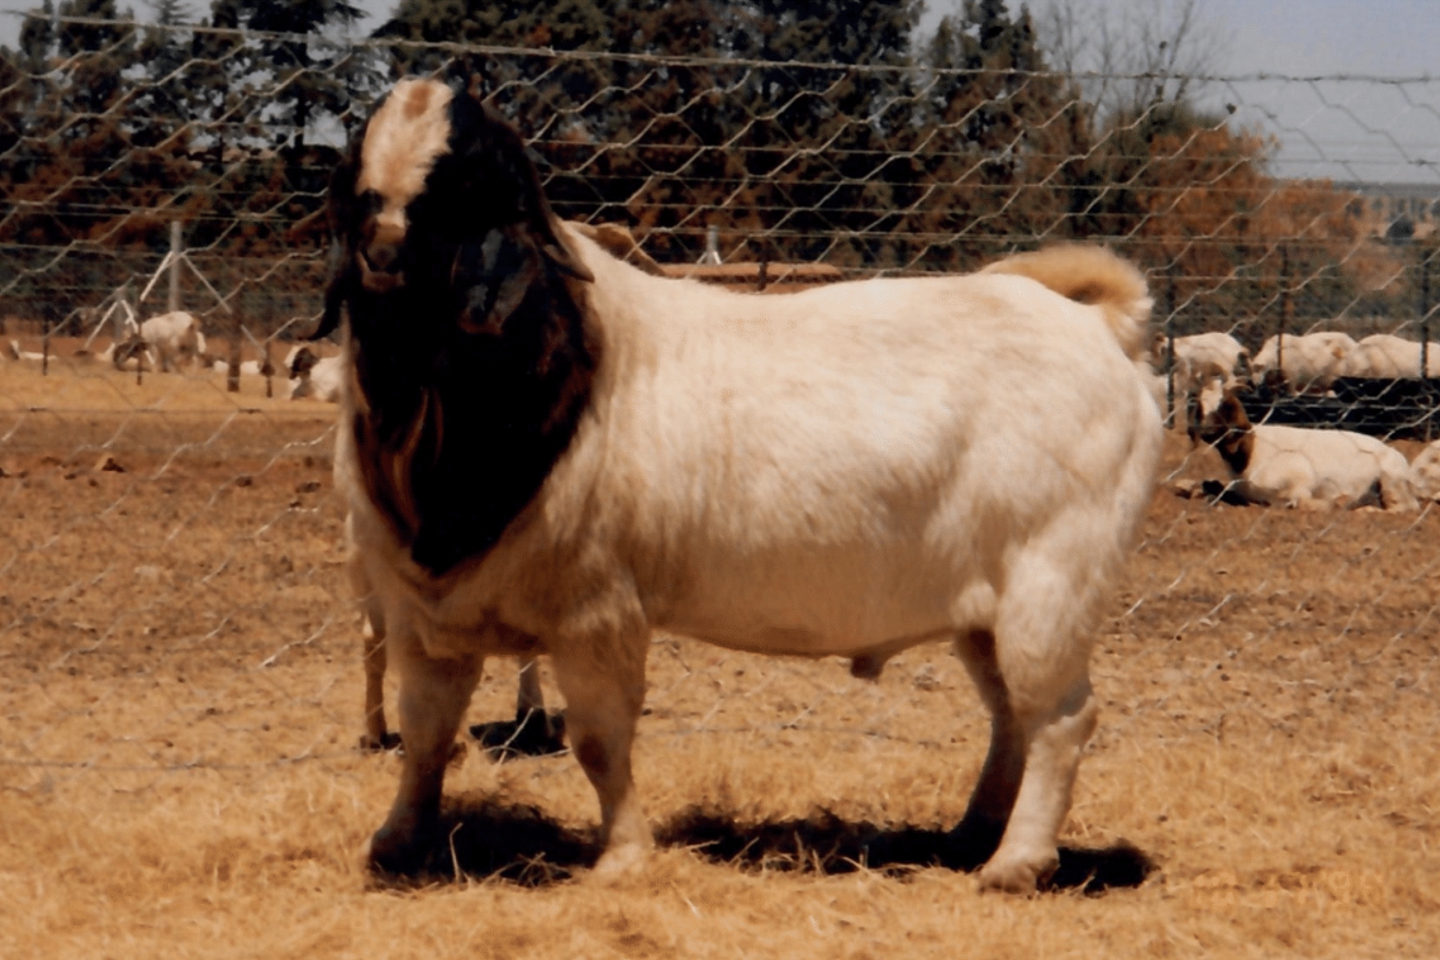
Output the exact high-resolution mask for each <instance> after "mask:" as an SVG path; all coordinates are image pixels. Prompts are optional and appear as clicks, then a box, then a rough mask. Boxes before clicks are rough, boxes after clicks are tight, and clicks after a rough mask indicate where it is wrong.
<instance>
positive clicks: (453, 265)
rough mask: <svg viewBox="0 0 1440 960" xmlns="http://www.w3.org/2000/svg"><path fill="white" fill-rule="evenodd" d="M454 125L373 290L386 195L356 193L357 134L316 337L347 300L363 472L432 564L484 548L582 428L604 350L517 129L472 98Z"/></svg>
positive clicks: (454, 111) (414, 548) (337, 201)
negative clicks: (383, 283)
mask: <svg viewBox="0 0 1440 960" xmlns="http://www.w3.org/2000/svg"><path fill="white" fill-rule="evenodd" d="M449 119H450V124H451V130H450V137H449V145H448V146H449V150H448V152H445V153H443V154H441V155H439V156H438V157H436V158H435V160H434V165H433V167H432V169H431V170H430V172H429V175H428V176H427V177H426V180H425V189H424V191H423V192H422V193H421V194H420V195H419V196H417V197H415V198H414V199H413V200H412V201H411V202H410V203H409V205H408V206H407V207H406V209H405V212H406V219H407V221H408V225H407V228H406V231H405V237H404V241H403V244H402V246H401V248H400V250H399V251H398V261H397V262H396V263H395V264H394V265H393V268H394V269H395V271H396V273H397V275H398V276H399V277H403V282H399V283H397V284H395V285H394V286H393V288H390V287H384V288H382V292H375V289H374V288H373V285H372V289H369V290H367V289H366V288H365V286H364V284H363V282H362V277H361V275H360V274H361V272H362V269H363V267H362V266H361V265H357V252H360V253H363V251H360V246H359V245H360V244H361V243H363V237H364V235H365V224H366V218H367V217H368V216H371V215H373V212H374V210H375V208H376V206H377V204H376V202H375V199H374V198H373V197H369V196H366V195H359V196H357V195H356V193H355V183H356V179H357V167H358V164H359V157H360V149H359V144H358V143H357V144H356V147H355V149H354V150H352V153H351V159H350V161H349V162H348V163H346V164H344V165H342V166H341V168H340V169H339V170H337V171H336V175H335V178H334V181H333V182H332V185H331V192H330V205H331V207H330V212H331V224H332V229H333V230H334V233H335V241H336V246H337V248H338V250H339V255H338V257H337V258H336V260H335V262H334V266H333V269H334V272H333V275H332V280H331V285H330V288H329V291H328V292H327V294H326V313H325V317H324V319H323V320H322V322H321V328H320V330H318V331H317V333H316V334H315V335H316V336H322V335H324V334H325V333H327V332H328V331H329V330H330V329H333V328H334V326H335V325H336V324H337V323H338V322H339V312H340V306H341V305H342V304H344V305H347V306H348V308H349V319H350V330H351V336H352V340H353V343H354V350H355V375H356V382H357V385H358V387H359V390H360V391H361V393H362V394H363V399H364V402H363V403H357V404H356V414H355V420H354V423H353V424H350V425H349V428H350V429H352V430H353V431H354V438H355V448H356V454H357V457H358V460H359V466H360V473H361V475H362V478H363V481H364V483H365V486H366V490H367V492H368V494H369V495H370V498H371V500H372V501H373V502H374V503H375V504H376V506H377V507H378V508H379V509H380V511H381V512H382V514H383V515H384V516H385V517H386V518H387V519H388V520H389V522H390V524H391V527H392V529H393V530H394V532H395V534H396V535H397V536H398V537H399V538H400V540H401V541H402V542H403V543H405V544H406V545H407V546H408V547H409V549H410V554H411V556H412V558H413V559H414V560H415V562H416V563H417V564H419V565H420V566H422V567H424V568H425V569H427V570H428V571H430V572H431V573H432V574H434V575H440V574H443V573H445V572H446V571H448V570H450V569H451V568H453V567H454V566H455V565H456V564H458V563H460V562H462V561H464V560H467V559H471V558H475V557H479V556H482V555H483V554H484V553H485V552H486V551H487V550H489V549H490V548H491V547H492V546H493V545H494V544H495V542H496V541H497V540H499V538H500V536H501V534H502V533H503V532H504V531H505V528H506V527H507V526H509V524H510V523H511V522H512V521H513V520H514V519H515V518H516V516H517V515H518V514H519V513H520V512H521V511H522V510H523V509H524V508H525V506H526V505H527V504H528V503H529V502H530V501H531V500H532V499H533V498H534V496H535V494H536V492H537V491H538V490H539V488H540V486H541V484H543V483H544V481H545V479H546V477H548V476H549V474H550V471H551V470H552V469H553V467H554V466H555V463H556V462H557V461H558V460H559V459H560V457H561V456H562V455H563V454H564V452H565V450H566V448H567V447H568V446H569V444H570V441H571V438H572V437H573V436H574V434H575V432H576V430H577V429H578V428H579V424H580V418H581V416H582V414H583V412H584V410H585V408H586V405H587V403H588V400H589V396H590V388H591V381H592V379H593V376H594V372H595V368H596V364H597V362H598V347H597V344H596V342H595V341H594V340H593V339H592V337H591V336H590V334H589V333H588V331H587V329H586V325H585V322H584V313H585V309H586V305H585V293H584V287H583V284H582V283H581V282H580V281H584V280H589V279H590V276H589V274H588V272H587V271H586V270H585V269H584V267H583V266H581V265H579V264H578V263H577V262H576V261H574V260H573V258H572V255H571V254H570V252H569V251H568V250H567V249H566V248H565V246H564V244H563V242H562V241H561V240H560V238H559V237H558V236H557V234H556V232H555V220H554V217H553V215H552V214H551V212H550V209H549V205H548V204H547V202H546V200H545V196H544V194H543V192H542V191H541V187H540V181H539V176H538V174H537V172H536V170H535V167H534V165H533V163H532V162H531V161H530V158H529V157H528V156H527V154H526V152H525V147H524V143H523V141H522V140H521V138H520V136H519V134H518V133H517V132H516V131H515V130H514V129H513V128H512V127H511V126H510V125H509V124H508V123H506V122H505V121H504V120H502V119H501V118H500V117H499V116H498V115H497V114H495V113H494V112H493V111H491V110H490V109H489V108H487V107H485V106H484V105H482V104H481V103H480V102H479V101H478V100H477V99H475V98H474V97H472V96H469V95H466V94H456V95H455V97H454V99H453V100H452V101H451V103H450V105H449ZM366 408H368V412H367V409H366Z"/></svg>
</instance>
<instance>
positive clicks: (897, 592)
mask: <svg viewBox="0 0 1440 960" xmlns="http://www.w3.org/2000/svg"><path fill="white" fill-rule="evenodd" d="M910 570H911V571H912V573H911V574H909V575H907V576H903V577H902V576H899V575H898V574H893V573H887V572H886V571H884V570H856V569H852V570H845V569H843V568H842V569H836V565H833V564H832V565H829V567H828V569H823V568H820V567H817V566H811V565H808V564H805V565H797V566H795V567H793V568H792V569H790V570H787V571H779V570H776V569H775V568H774V567H773V566H771V565H768V564H761V565H757V567H756V568H755V569H754V570H746V571H740V570H738V569H735V568H731V569H728V570H727V569H724V568H721V569H715V568H713V567H712V568H711V569H709V570H708V571H706V572H705V573H702V574H701V575H700V576H698V577H697V578H696V580H695V582H694V583H693V584H691V585H690V587H689V588H688V589H684V590H682V592H681V593H680V595H679V596H678V597H676V599H675V600H674V601H673V602H672V603H670V604H667V605H666V609H665V610H664V612H663V614H662V615H661V616H660V617H659V618H657V622H655V623H654V626H656V627H659V628H661V629H664V630H667V631H670V632H674V633H679V634H683V635H686V636H691V637H695V638H696V639H700V640H705V641H707V642H709V643H714V644H716V645H719V646H723V647H728V648H730V649H735V650H744V651H748V652H753V653H767V654H778V655H791V656H808V657H821V656H832V655H834V656H844V657H861V656H867V655H879V656H880V658H881V659H882V660H883V659H884V658H885V657H888V656H889V655H890V654H891V653H894V652H896V651H899V650H902V649H904V648H906V647H909V646H913V645H914V644H917V643H922V642H925V641H926V640H932V639H938V638H941V637H945V636H951V635H954V634H955V633H956V632H957V631H960V630H962V629H967V628H978V629H986V628H988V627H989V626H990V623H991V621H992V620H993V612H994V611H993V608H994V602H993V601H994V591H993V590H992V589H991V588H990V587H989V585H988V584H985V583H974V584H972V585H971V586H970V588H969V589H967V588H966V584H965V579H966V578H965V577H963V576H961V575H959V573H958V572H951V573H952V575H950V576H942V577H934V576H929V577H927V576H924V575H923V572H922V571H919V570H917V569H916V568H914V567H911V568H910Z"/></svg>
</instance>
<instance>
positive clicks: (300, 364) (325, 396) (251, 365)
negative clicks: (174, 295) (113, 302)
mask: <svg viewBox="0 0 1440 960" xmlns="http://www.w3.org/2000/svg"><path fill="white" fill-rule="evenodd" d="M260 349H261V351H262V355H263V359H261V360H245V361H242V362H241V363H240V364H239V373H240V375H241V376H250V377H274V376H276V375H277V374H278V373H280V372H281V371H283V373H284V376H285V377H286V378H287V379H288V380H289V381H290V394H289V396H290V399H291V400H301V399H312V400H322V401H325V402H328V403H336V402H338V401H339V399H340V383H341V367H340V358H339V357H321V356H319V355H318V354H317V353H316V352H315V350H314V349H312V348H310V347H308V346H303V345H300V346H293V347H291V348H290V350H289V352H288V353H287V354H286V356H285V359H284V361H283V363H282V364H281V365H280V367H278V368H277V367H276V366H275V365H274V363H273V362H272V361H271V360H270V357H269V350H268V349H266V348H265V347H264V346H261V348H260ZM6 353H7V355H8V357H9V359H11V360H13V361H21V362H31V363H39V362H41V361H42V360H43V359H44V355H43V354H41V353H37V352H35V351H33V350H24V349H22V348H21V346H20V343H19V341H17V340H10V341H9V343H8V344H7V345H6ZM72 359H73V360H75V361H80V362H88V361H92V360H93V361H95V362H98V363H107V364H110V365H112V366H114V367H115V369H117V370H123V371H131V372H135V371H146V370H151V371H157V370H158V371H161V372H165V373H172V372H174V373H179V372H186V371H196V372H199V371H211V370H213V371H214V372H216V373H222V374H223V373H228V371H229V369H230V361H229V360H227V359H225V358H223V357H218V356H215V355H213V354H211V353H210V352H209V350H208V348H207V344H206V340H205V334H204V333H203V332H201V330H200V320H199V318H197V317H196V316H195V315H194V314H191V313H187V312H185V311H183V310H177V311H173V312H171V313H164V314H160V315H159V316H155V317H151V318H150V319H148V320H146V321H144V322H142V323H139V324H132V325H131V329H130V330H129V332H128V333H127V334H126V335H125V336H123V337H121V338H119V339H117V340H115V341H114V342H113V343H111V344H110V345H109V346H108V347H106V348H105V349H104V350H101V351H100V352H99V353H96V354H91V353H90V352H89V351H88V350H84V349H82V350H80V351H79V352H77V353H76V354H75V356H74V357H73V358H72Z"/></svg>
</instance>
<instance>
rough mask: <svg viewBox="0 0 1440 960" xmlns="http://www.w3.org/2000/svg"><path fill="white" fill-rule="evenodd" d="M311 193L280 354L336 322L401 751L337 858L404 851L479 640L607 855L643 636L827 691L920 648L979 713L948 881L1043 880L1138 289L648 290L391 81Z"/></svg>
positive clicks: (1142, 324)
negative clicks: (378, 797)
mask: <svg viewBox="0 0 1440 960" xmlns="http://www.w3.org/2000/svg"><path fill="white" fill-rule="evenodd" d="M329 204H330V207H329V214H330V223H331V228H332V231H333V234H334V242H335V245H336V246H335V253H334V260H333V263H334V270H333V273H332V276H331V280H330V284H329V287H328V290H327V292H326V297H325V310H324V313H323V315H322V319H321V323H320V326H319V328H318V329H317V331H316V332H315V334H314V336H317V337H318V336H323V335H326V334H328V333H330V332H331V331H332V330H334V329H336V328H337V327H338V326H339V324H340V322H341V319H342V308H344V312H345V314H346V315H348V336H347V337H346V338H345V348H344V349H345V356H346V362H347V365H348V373H347V383H346V386H345V395H344V397H343V399H342V412H341V429H340V431H339V436H338V440H337V445H336V472H337V478H338V485H339V489H340V490H341V491H342V493H343V495H344V496H345V497H346V499H347V503H348V506H349V509H350V511H351V514H352V516H353V521H354V536H355V540H356V545H357V557H358V561H359V563H360V564H361V565H362V566H363V572H364V576H365V577H366V579H367V581H368V583H369V585H370V586H371V588H372V589H373V592H374V596H375V598H376V602H377V603H378V604H379V607H380V609H381V610H382V611H383V616H384V620H385V625H386V628H387V630H388V636H387V638H386V646H387V649H388V656H389V660H390V663H391V664H392V665H393V666H394V667H395V669H396V670H397V671H398V673H399V676H400V688H401V694H400V731H401V735H402V736H403V738H404V741H405V748H406V754H405V760H404V767H403V772H402V774H401V778H400V787H399V791H398V793H397V796H396V798H395V803H394V806H393V807H392V808H391V811H390V814H389V817H388V818H387V819H386V821H385V823H384V824H383V825H382V826H381V827H380V829H379V830H378V831H377V832H376V833H375V835H374V837H373V838H372V839H371V844H370V850H369V857H370V861H371V864H372V865H373V866H374V867H375V868H377V869H379V870H382V871H387V872H409V871H413V870H416V869H421V868H422V867H423V864H424V861H425V858H426V856H427V854H428V853H429V852H430V850H431V849H432V845H433V844H434V842H435V840H436V833H437V830H438V813H439V805H440V798H441V788H442V782H443V779H444V773H445V761H446V759H447V757H448V754H449V749H450V743H451V740H452V738H453V737H454V735H455V732H456V728H457V727H458V725H459V723H460V721H461V717H462V715H463V712H464V710H465V707H466V704H467V702H468V700H469V698H470V695H471V692H472V691H473V689H474V687H475V684H476V682H477V679H478V677H479V676H480V672H481V665H482V663H483V660H484V658H485V657H486V656H490V655H496V654H522V655H533V654H536V653H542V652H543V653H546V654H549V656H550V658H551V664H552V668H553V670H554V674H555V678H556V681H557V683H558V684H559V686H560V689H561V692H562V694H563V695H564V697H565V700H566V705H567V706H566V724H567V726H568V728H569V738H570V743H571V746H572V748H573V751H574V754H575V756H576V758H577V759H578V760H579V762H580V765H581V767H582V768H583V769H584V771H585V774H586V775H587V776H588V777H589V779H590V782H591V784H592V785H593V786H594V788H595V790H596V792H597V793H598V795H599V800H600V813H601V835H602V838H603V844H604V852H603V853H602V855H601V857H600V860H599V862H598V863H597V864H596V867H595V869H596V871H597V872H602V873H606V872H613V871H617V870H623V869H626V868H627V867H629V866H631V865H634V864H636V863H638V862H640V861H642V860H643V858H644V854H645V851H646V850H647V848H648V847H649V846H650V844H651V842H652V841H651V834H650V829H649V827H648V826H647V824H646V821H645V817H644V814H643V813H642V812H641V807H640V802H639V800H638V798H637V797H636V794H635V789H634V786H633V782H632V778H631V760H630V750H631V742H632V739H633V737H634V733H635V724H636V720H637V718H638V717H639V716H640V712H641V701H642V700H643V697H644V691H645V657H646V652H647V649H648V646H649V636H650V633H651V631H652V630H656V629H660V630H666V631H670V632H673V633H677V634H681V635H686V636H690V637H695V638H698V639H701V640H706V641H709V642H711V643H716V644H720V645H722V646H725V647H730V648H732V649H737V650H747V651H753V652H757V653H766V654H774V655H786V656H801V657H824V656H839V657H844V658H847V659H849V660H850V661H851V668H850V669H851V672H852V673H854V674H855V675H857V676H862V677H874V676H876V675H878V674H879V672H880V670H881V668H882V667H883V665H884V663H885V661H886V660H887V659H888V658H889V657H891V656H893V655H894V654H896V653H898V652H899V651H901V650H904V649H906V648H908V647H910V646H913V645H915V644H919V643H925V642H928V641H938V640H947V641H950V642H952V643H953V644H954V648H955V650H956V652H957V653H958V655H959V656H960V658H961V660H962V661H963V662H964V663H965V665H966V667H967V668H968V670H969V672H970V674H971V676H972V677H973V678H974V680H975V682H976V684H977V685H978V687H979V688H980V692H981V695H982V696H983V698H984V699H985V701H986V703H987V705H988V706H989V708H990V711H991V713H992V723H991V735H992V740H991V745H990V752H989V756H988V757H987V759H986V761H985V765H984V768H983V770H982V771H981V773H980V780H979V783H978V785H977V786H976V788H975V792H974V794H973V796H972V797H971V800H970V804H969V808H968V810H967V811H966V813H965V815H964V817H963V819H962V820H961V822H960V824H959V825H958V826H957V828H956V831H957V838H958V839H957V842H960V843H964V844H966V845H967V846H969V847H970V848H971V849H972V850H974V851H976V852H978V853H979V854H980V856H981V858H982V859H983V857H984V855H986V854H989V859H988V862H987V863H986V864H985V866H984V867H983V869H982V870H981V872H980V882H981V884H982V886H984V887H988V888H1002V889H1006V890H1016V891H1025V890H1033V889H1034V888H1035V886H1036V883H1037V881H1039V880H1041V879H1043V878H1045V877H1046V876H1047V875H1048V874H1049V873H1050V872H1051V871H1053V870H1054V868H1055V866H1056V864H1057V862H1058V860H1057V847H1056V834H1057V832H1058V831H1059V828H1060V824H1061V822H1062V820H1063V819H1064V817H1065V814H1066V811H1067V810H1068V808H1069V805H1070V795H1071V789H1072V786H1073V784H1074V780H1075V773H1076V769H1077V766H1078V764H1079V762H1080V755H1081V751H1082V749H1083V748H1084V745H1085V742H1086V741H1087V739H1088V738H1089V736H1090V734H1091V732H1092V731H1093V730H1094V728H1095V723H1096V716H1097V713H1098V710H1099V707H1098V704H1097V702H1096V698H1095V694H1094V692H1093V691H1092V689H1091V686H1090V680H1089V653H1090V648H1091V645H1092V639H1091V632H1092V630H1093V629H1094V627H1095V625H1096V622H1097V620H1098V619H1099V618H1100V617H1101V616H1102V615H1103V613H1104V611H1105V609H1106V607H1107V604H1108V603H1109V602H1110V600H1111V596H1112V591H1113V587H1114V585H1115V581H1116V579H1117V578H1118V577H1119V576H1120V574H1121V571H1122V568H1123V565H1124V563H1125V559H1126V556H1127V555H1128V553H1129V551H1130V549H1131V546H1132V544H1133V543H1134V541H1135V538H1136V536H1137V531H1138V528H1139V526H1140V522H1141V519H1142V517H1143V515H1144V512H1145V509H1146V506H1147V504H1148V503H1149V501H1150V497H1151V493H1152V488H1153V484H1154V474H1155V470H1156V466H1157V463H1158V459H1159V453H1160V444H1161V427H1160V416H1159V411H1158V410H1157V409H1156V406H1155V403H1154V401H1153V400H1152V399H1151V397H1150V394H1149V393H1148V392H1147V385H1146V383H1145V380H1144V379H1143V377H1142V367H1141V366H1140V365H1139V364H1138V358H1139V357H1140V356H1141V355H1142V353H1143V352H1144V350H1145V348H1146V346H1147V345H1148V338H1147V334H1146V320H1147V318H1148V313H1149V308H1150V300H1149V297H1148V296H1147V294H1146V290H1145V284H1144V281H1143V279H1142V278H1141V277H1140V274H1139V273H1138V271H1136V270H1135V269H1134V268H1133V267H1131V266H1130V265H1129V264H1127V263H1125V262H1124V261H1122V260H1119V259H1118V258H1116V257H1114V256H1113V255H1111V254H1109V253H1108V252H1107V251H1104V250H1101V249H1095V248H1083V247H1068V248H1059V249H1055V250H1051V251H1046V252H1040V253H1035V254H1027V255H1022V256H1019V257H1015V258H1012V259H1010V260H1006V261H1003V262H1001V263H997V264H994V265H992V266H991V267H989V268H987V269H986V270H984V271H982V272H981V273H979V274H976V275H972V276H963V277H931V278H918V279H871V280H863V281H858V282H854V283H845V284H836V285H833V286H829V287H822V288H817V289H812V290H807V291H804V292H801V293H795V294H791V295H787V296H783V297H767V296H763V295H754V294H742V293H734V292H729V291H725V290H721V289H717V288H714V287H707V286H703V285H701V284H700V283H698V282H694V281H689V280H678V279H665V278H661V277H655V276H651V275H649V274H647V273H645V272H643V271H642V270H640V269H638V268H635V267H633V266H630V265H629V264H626V263H623V262H621V261H620V260H618V259H616V258H615V257H613V256H612V255H610V254H609V253H607V252H606V251H605V250H604V249H603V248H602V247H601V246H599V245H597V244H596V243H595V242H594V241H592V240H590V239H589V238H588V237H586V236H585V234H584V231H581V230H577V229H575V228H573V227H571V226H568V225H566V224H564V223H561V222H560V221H559V220H558V219H557V218H556V217H555V216H554V215H553V214H552V213H551V211H550V208H549V205H548V203H547V201H546V198H545V196H544V194H543V192H542V190H541V187H540V182H539V175H538V173H537V170H536V168H535V166H534V164H533V163H532V161H531V159H530V158H529V156H528V155H527V153H526V149H525V146H524V143H523V141H522V140H521V138H520V136H519V134H518V133H517V132H516V131H515V130H514V129H513V128H512V127H511V126H509V125H508V124H507V123H506V122H505V121H504V120H502V119H501V118H500V117H499V116H498V115H497V114H495V113H494V112H493V111H492V110H490V109H489V108H488V107H486V106H484V105H483V104H482V103H481V102H480V101H479V100H478V99H476V98H475V97H474V96H473V95H469V94H466V93H453V92H452V91H451V89H450V88H449V87H447V86H445V85H443V84H440V83H437V82H434V81H429V80H405V81H402V82H401V83H399V84H398V85H397V86H396V87H395V89H394V90H393V91H391V92H390V94H389V95H388V96H387V98H386V99H385V100H384V101H383V102H382V103H381V104H380V105H379V106H378V107H377V109H376V111H375V112H374V114H373V115H372V116H371V118H370V119H369V121H368V122H367V124H366V126H365V129H364V131H363V132H362V133H361V135H360V136H359V137H357V139H356V140H355V142H354V144H353V146H352V149H351V152H350V154H349V158H348V159H347V160H346V161H344V162H342V163H341V165H340V166H339V167H338V168H337V170H336V173H335V176H334V179H333V180H332V183H331V188H330V196H329ZM1072 297H1073V299H1072ZM1082 301H1083V302H1082Z"/></svg>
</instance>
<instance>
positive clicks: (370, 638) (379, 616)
mask: <svg viewBox="0 0 1440 960" xmlns="http://www.w3.org/2000/svg"><path fill="white" fill-rule="evenodd" d="M363 609H364V613H363V623H362V624H361V627H360V643H361V653H362V655H363V657H364V663H365V732H364V733H363V734H361V735H360V749H361V750H393V749H394V748H395V747H398V746H400V735H399V734H398V733H393V732H391V731H390V730H388V729H386V725H385V667H386V662H385V614H384V612H383V611H382V610H381V609H380V605H379V604H378V603H375V602H373V600H367V601H366V602H365V604H364V605H363Z"/></svg>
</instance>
